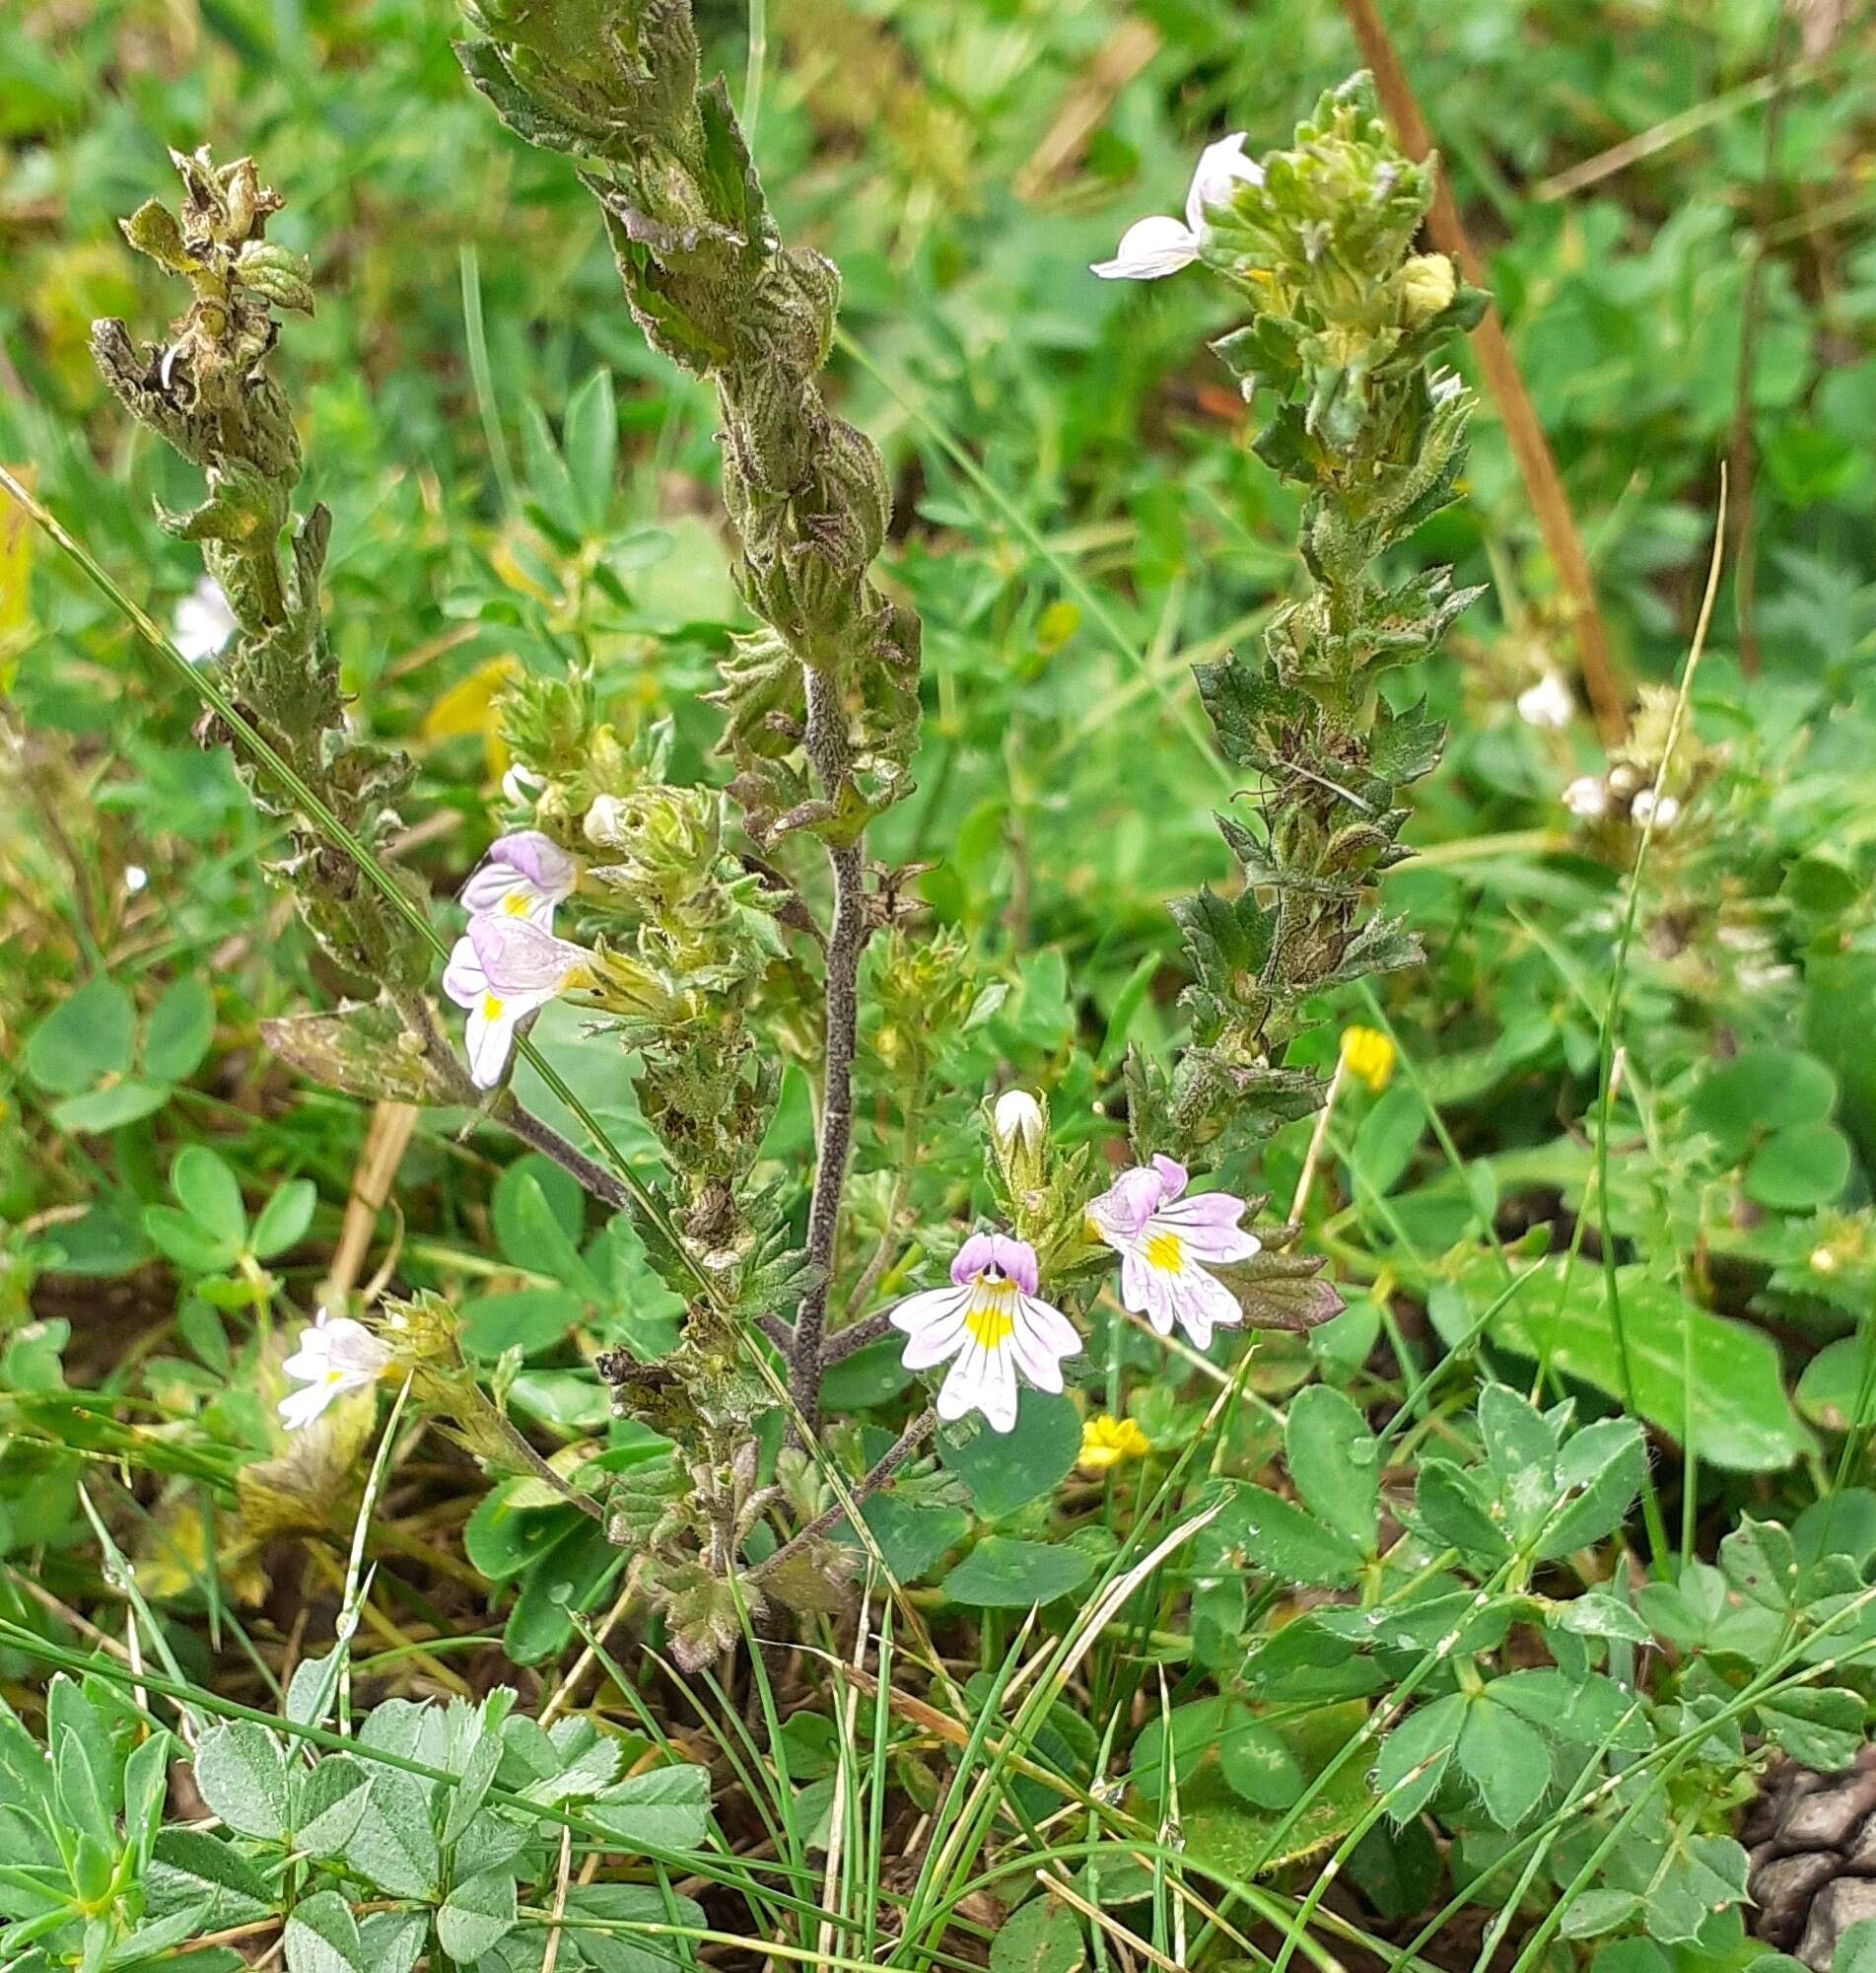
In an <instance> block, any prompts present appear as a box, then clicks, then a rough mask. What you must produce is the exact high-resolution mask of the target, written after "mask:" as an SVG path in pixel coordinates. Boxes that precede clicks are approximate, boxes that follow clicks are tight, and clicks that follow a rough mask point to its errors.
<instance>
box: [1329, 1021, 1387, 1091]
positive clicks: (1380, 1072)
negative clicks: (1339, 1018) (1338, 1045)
mask: <svg viewBox="0 0 1876 1973" xmlns="http://www.w3.org/2000/svg"><path fill="white" fill-rule="evenodd" d="M1342 1066H1343V1068H1345V1069H1346V1070H1347V1071H1348V1072H1349V1074H1350V1075H1351V1076H1353V1077H1354V1078H1355V1081H1356V1082H1358V1083H1365V1084H1366V1085H1367V1086H1368V1090H1369V1092H1370V1093H1372V1094H1374V1095H1377V1096H1378V1095H1379V1094H1380V1093H1381V1092H1382V1091H1383V1090H1385V1089H1386V1088H1387V1086H1388V1084H1389V1083H1390V1082H1391V1081H1392V1080H1393V1077H1394V1044H1393V1042H1391V1041H1390V1040H1389V1039H1388V1038H1387V1036H1386V1035H1385V1034H1383V1033H1382V1032H1381V1031H1380V1029H1379V1028H1378V1027H1345V1028H1344V1029H1343V1030H1342Z"/></svg>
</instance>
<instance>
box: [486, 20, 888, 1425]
mask: <svg viewBox="0 0 1876 1973" xmlns="http://www.w3.org/2000/svg"><path fill="white" fill-rule="evenodd" d="M465 11H466V13H467V16H468V19H469V22H470V24H471V26H472V27H473V28H474V29H475V30H476V31H477V35H478V38H476V39H473V40H471V41H468V42H466V43H465V44H463V46H462V47H461V48H460V50H459V52H460V55H461V59H462V63H463V67H464V68H465V70H466V71H467V73H468V75H469V78H470V80H471V81H472V82H473V83H474V84H475V86H476V87H477V88H478V89H480V90H481V91H482V92H483V94H484V95H486V96H487V97H488V99H489V100H490V102H491V103H492V104H493V105H494V106H495V108H496V110H497V111H498V113H499V114H500V115H501V116H502V118H503V120H504V121H505V122H507V123H508V124H509V125H510V127H511V128H513V129H514V130H516V131H517V132H518V133H519V134H520V135H521V136H522V137H524V138H526V139H527V140H528V141H529V142H530V143H534V144H537V145H541V146H543V147H545V148H548V149H553V150H561V151H566V152H568V153H571V154H572V155H574V156H576V157H578V158H580V159H581V160H583V163H584V169H583V171H582V176H583V178H584V181H585V182H586V184H587V186H588V188H589V189H590V190H591V192H592V193H593V195H594V196H595V198H596V199H597V200H598V202H599V205H600V207H601V209H602V211H603V213H604V215H605V222H606V227H607V230H608V233H609V234H610V236H611V241H612V247H613V253H614V257H615V259H616V261H617V264H618V269H619V274H620V278H621V280H622V282H623V284H624V287H625V293H626V298H627V301H628V304H629V306H630V307H631V310H632V313H633V315H634V317H636V319H637V320H638V323H639V325H640V327H641V328H642V329H643V330H644V332H645V334H646V336H647V339H648V340H649V341H650V342H651V343H652V344H653V346H654V347H655V348H657V349H659V350H660V351H661V352H662V353H663V354H664V355H666V356H668V357H670V358H671V359H672V360H673V361H674V362H676V363H678V364H679V365H681V366H682V367H683V368H684V369H686V370H688V371H690V372H691V373H692V374H693V375H694V376H697V377H699V378H702V379H704V380H705V381H707V382H708V383H710V384H711V385H712V386H714V388H715V389H716V392H717V399H718V405H719V409H720V411H721V414H722V420H723V429H722V434H721V439H722V446H723V454H724V496H725V502H726V505H727V506H728V508H729V512H730V523H731V526H732V528H733V529H734V532H735V536H736V542H737V557H736V567H735V576H736V583H737V588H738V590H739V591H740V593H741V595H742V598H743V599H744V601H745V602H746V603H747V604H748V606H749V608H750V609H751V611H752V612H753V613H754V614H755V615H756V616H757V617H758V618H759V619H760V623H761V628H759V629H758V630H756V631H754V632H752V633H750V634H748V635H745V636H742V637H739V638H737V639H736V640H734V649H733V652H732V654H731V656H730V658H729V659H728V660H727V661H726V663H725V665H724V668H723V677H724V682H723V687H722V690H721V691H720V692H719V693H718V694H716V697H717V701H718V703H719V704H720V705H721V706H722V707H723V709H724V711H725V714H726V728H727V731H726V736H725V742H724V747H725V751H726V752H728V754H729V755H730V759H731V761H732V762H733V764H734V768H735V774H734V778H733V779H732V781H731V783H730V794H731V796H732V797H733V799H734V800H735V801H736V802H737V804H738V806H739V807H740V809H741V810H742V814H743V818H744V820H745V822H746V823H747V826H748V828H749V831H750V833H751V835H752V836H753V837H754V838H755V840H756V842H757V844H758V845H759V846H760V847H762V848H764V849H765V850H766V849H770V848H773V847H774V846H775V845H777V844H778V843H781V842H783V841H784V840H786V839H787V838H788V837H790V836H793V835H798V834H809V835H813V836H817V837H818V838H819V839H820V840H821V842H822V844H823V847H824V851H825V857H826V864H827V871H828V883H829V888H830V890H831V893H832V907H831V914H830V919H829V923H828V928H827V931H826V935H825V941H824V948H825V955H824V990H823V1003H824V1019H823V1040H822V1050H823V1061H822V1069H821V1104H820V1125H819V1142H818V1147H817V1155H816V1161H815V1173H814V1183H813V1190H812V1195H811V1198H810V1202H809V1207H808V1230H807V1248H806V1256H805V1263H806V1265H805V1276H804V1285H803V1287H802V1290H801V1294H800V1300H799V1304H798V1305H797V1310H796V1315H795V1321H794V1324H793V1331H792V1335H791V1339H790V1342H789V1346H788V1352H787V1354H788V1359H789V1386H790V1394H791V1396H792V1398H793V1399H794V1402H795V1404H796V1406H797V1407H798V1409H799V1411H800V1413H801V1415H802V1416H803V1418H804V1419H806V1420H807V1422H808V1423H809V1424H810V1425H812V1424H813V1423H814V1421H815V1419H816V1418H817V1416H818V1406H819V1385H820V1377H821V1372H822V1369H823V1362H822V1351H823V1338H824V1334H825V1327H826V1306H827V1296H828V1292H829V1284H830V1282H831V1279H832V1275H833V1272H834V1267H835V1263H836V1260H837V1250H838V1244H839V1235H840V1222H841V1202H842V1195H843V1188H844V1184H845V1178H846V1171H847V1163H848V1157H849V1152H850V1148H851V1140H852V1132H853V1071H854V1053H855V1041H856V1033H857V1027H858V1019H859V972H860V962H861V956H862V953H863V951H864V950H865V947H866V944H867V940H868V938H869V934H870V933H871V932H872V930H873V929H874V928H875V926H876V924H878V923H879V922H882V918H883V915H884V904H883V900H881V899H879V898H877V897H875V896H871V895H869V891H868V885H867V864H866V859H865V853H864V849H863V847H862V844H863V838H864V833H865V830H866V827H867V824H868V823H869V821H870V820H871V819H872V818H873V817H874V816H875V815H877V814H879V813H880V812H881V811H882V810H885V809H886V808H888V807H890V806H891V805H892V804H893V803H894V802H896V801H898V800H900V799H901V798H902V797H903V796H904V795H905V794H906V793H908V792H909V789H910V785H911V784H910V779H909V772H908V770H909V765H910V760H911V753H912V744H913V740H914V737H915V734H916V729H917V721H918V674H919V643H920V639H919V624H918V619H917V618H916V616H914V615H913V614H912V613H911V612H910V611H909V610H907V609H905V608H903V607H901V606H900V605H898V604H896V603H894V602H892V601H891V600H889V599H887V598H886V597H885V596H884V595H883V594H882V593H881V592H880V591H879V590H878V589H877V588H876V587H875V585H874V584H873V582H872V579H871V573H870V570H871V564H872V561H873V558H874V557H875V556H876V555H877V554H878V552H879V549H880V547H881V546H882V544H883V542H884V538H885V530H886V524H887V521H888V519H889V517H890V512H891V503H890V497H889V494H888V489H887V485H886V477H885V467H884V464H883V462H882V460H881V459H880V458H879V454H878V452H877V450H876V449H875V448H874V447H873V446H872V444H871V443H870V441H869V440H868V439H867V438H865V437H864V436H863V435H862V434H861V433H860V432H859V431H857V430H856V429H855V428H854V427H853V426H852V425H851V424H849V423H848V422H847V421H846V420H845V419H842V418H840V417H838V416H836V415H835V414H834V413H833V412H831V411H830V410H829V409H828V407H827V405H826V403H825V401H824V400H823V398H822V396H821V392H820V388H819V385H818V383H817V381H816V379H817V373H818V372H819V371H820V369H821V367H822V365H823V364H824V363H825V361H826V358H827V353H828V349H829V347H830V344H831V341H832V337H833V331H834V317H835V308H836V303H837V300H838V295H839V277H838V275H837V274H836V272H835V270H834V268H833V267H832V265H831V264H830V263H829V262H828V261H826V260H825V259H823V258H822V257H821V256H820V255H819V254H817V253H813V252H809V251H806V250H803V249H800V248H792V247H787V246H785V245H784V244H783V242H782V241H781V239H780V238H779V236H778V235H777V232H776V230H775V227H774V224H773V221H772V219H771V216H770V214H769V210H768V206H767V203H766V201H765V199H764V197H763V194H762V188H761V184H760V182H759V180H758V178H757V177H756V175H755V171H754V168H753V166H752V164H751V162H750V159H749V155H748V150H747V147H746V144H745V143H744V140H743V136H742V132H741V129H740V127H739V125H738V123H737V120H736V116H735V113H734V111H733V110H732V109H731V107H730V100H729V96H728V92H727V91H726V90H725V88H724V87H723V84H722V82H721V81H720V80H719V81H717V82H713V83H708V84H706V83H704V82H703V81H702V79H701V76H700V71H699V61H698V49H697V41H696V35H695V33H694V31H693V29H692V26H691V22H690V17H689V9H688V8H687V7H686V6H683V5H681V4H678V5H673V4H660V0H606V4H602V5H601V6H600V7H598V8H597V9H593V8H590V7H575V6H572V5H570V4H564V0H562V4H547V5H529V6H521V5H519V4H516V0H470V4H467V5H466V8H465Z"/></svg>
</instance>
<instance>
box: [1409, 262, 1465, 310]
mask: <svg viewBox="0 0 1876 1973" xmlns="http://www.w3.org/2000/svg"><path fill="white" fill-rule="evenodd" d="M1458 292H1459V276H1458V274H1457V273H1456V272H1455V271H1454V268H1453V263H1452V262H1451V261H1450V260H1448V259H1447V258H1446V256H1445V254H1443V253H1416V254H1414V255H1412V256H1411V257H1410V258H1409V259H1408V260H1407V261H1406V262H1405V263H1404V264H1403V265H1402V268H1401V299H1402V300H1403V301H1404V302H1405V303H1406V304H1407V318H1408V320H1409V321H1416V322H1420V321H1424V320H1425V319H1426V318H1427V317H1429V316H1437V315H1441V314H1443V313H1444V312H1445V311H1446V310H1447V309H1449V308H1451V307H1452V299H1453V297H1454V296H1455V295H1456V294H1457V293H1458Z"/></svg>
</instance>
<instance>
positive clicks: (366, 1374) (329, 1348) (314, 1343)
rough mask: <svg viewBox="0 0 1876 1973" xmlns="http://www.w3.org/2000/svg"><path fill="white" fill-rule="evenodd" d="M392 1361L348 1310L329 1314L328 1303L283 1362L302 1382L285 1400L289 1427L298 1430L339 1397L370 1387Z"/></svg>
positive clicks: (282, 1404) (284, 1416)
mask: <svg viewBox="0 0 1876 1973" xmlns="http://www.w3.org/2000/svg"><path fill="white" fill-rule="evenodd" d="M389 1362H390V1351H389V1350H388V1349H387V1348H386V1347H385V1346H384V1345H383V1344H382V1343H381V1342H380V1341H379V1339H378V1338H377V1337H376V1336H374V1335H373V1334H372V1332H371V1331H370V1330H369V1329H368V1328H366V1326H365V1324H364V1323H363V1322H355V1321H353V1319H352V1318H351V1316H349V1315H340V1316H336V1317H332V1316H328V1315H327V1314H326V1312H325V1310H324V1309H323V1308H321V1309H320V1310H319V1315H318V1320H317V1321H315V1322H314V1323H313V1326H312V1327H311V1328H310V1329H302V1330H301V1331H300V1347H299V1348H298V1349H297V1350H296V1351H295V1352H294V1353H293V1355H292V1356H290V1357H289V1358H288V1359H287V1361H286V1362H285V1363H284V1364H283V1365H281V1369H282V1370H283V1371H284V1372H285V1373H286V1374H287V1375H288V1376H290V1377H292V1378H293V1379H294V1380H295V1382H297V1383H298V1384H299V1385H300V1388H299V1389H298V1390H290V1391H289V1392H288V1393H287V1394H286V1396H285V1397H283V1398H282V1399H281V1400H280V1416H281V1419H282V1421H283V1422H284V1423H285V1425H286V1427H287V1429H288V1431H290V1432H298V1431H300V1430H301V1429H302V1428H303V1427H305V1426H308V1425H311V1424H312V1423H313V1420H314V1419H315V1418H317V1417H318V1415H319V1414H320V1413H321V1412H322V1411H323V1410H324V1409H325V1408H326V1406H327V1405H328V1404H330V1403H331V1402H332V1401H333V1399H334V1398H338V1397H343V1396H344V1395H345V1393H346V1392H347V1391H354V1390H369V1389H370V1388H371V1387H372V1385H373V1384H375V1383H376V1382H377V1381H378V1379H379V1377H380V1375H381V1374H382V1372H383V1370H384V1367H385V1365H386V1364H388V1363H389Z"/></svg>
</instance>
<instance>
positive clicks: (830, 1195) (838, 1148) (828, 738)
mask: <svg viewBox="0 0 1876 1973" xmlns="http://www.w3.org/2000/svg"><path fill="white" fill-rule="evenodd" d="M830 702H831V703H830ZM807 745H808V753H809V756H810V758H811V759H812V760H813V763H814V767H815V771H816V773H817V774H818V775H819V777H820V781H821V785H822V787H823V788H824V789H826V790H827V791H828V793H829V794H830V796H831V795H832V794H833V793H834V792H835V791H837V790H838V789H839V787H840V784H841V781H842V780H843V779H844V777H845V776H846V774H847V771H848V765H849V763H848V759H847V738H846V732H845V723H844V720H843V718H842V714H841V709H840V706H839V703H838V699H837V695H836V693H835V688H834V686H833V683H832V681H831V680H830V679H829V678H828V677H827V676H826V674H825V673H823V672H820V671H814V670H810V671H809V672H808V673H807ZM827 861H828V865H829V868H830V869H831V870H832V872H833V877H834V918H833V924H832V926H831V927H830V928H829V931H828V936H827V983H826V1001H827V1022H826V1026H827V1057H826V1065H825V1068H824V1071H823V1079H822V1086H821V1088H822V1094H821V1140H820V1149H819V1153H818V1156H817V1158H816V1161H815V1166H814V1196H813V1199H812V1200H811V1202H810V1203H809V1206H808V1212H807V1257H808V1261H809V1263H810V1264H811V1265H812V1267H813V1268H814V1271H815V1279H814V1284H813V1286H812V1287H811V1288H810V1289H809V1290H808V1292H807V1294H806V1295H805V1296H804V1297H803V1298H802V1301H801V1305H800V1308H799V1311H798V1313H797V1315H796V1320H795V1340H794V1344H793V1347H792V1348H791V1350H790V1352H789V1392H790V1395H791V1396H792V1397H793V1398H794V1399H795V1402H796V1404H797V1405H798V1406H799V1408H800V1412H801V1416H802V1417H803V1418H804V1419H806V1421H807V1422H808V1424H809V1425H810V1426H811V1425H813V1424H814V1423H815V1422H816V1420H817V1419H818V1417H819V1412H820V1380H821V1333H822V1331H823V1329H824V1328H825V1327H826V1322H827V1296H828V1290H829V1288H830V1286H831V1284H832V1277H833V1270H834V1255H835V1250H836V1247H837V1244H838V1242H839V1237H840V1203H841V1194H842V1193H843V1191H844V1190H845V1189H846V1184H847V1154H848V1150H849V1148H850V1146H851V1144H852V1142H853V1133H854V1044H855V1039H856V1036H857V1033H858V1029H859V1022H860V983H859V982H860V955H861V953H862V951H865V949H866V944H867V933H868V929H869V928H868V923H867V900H866V879H867V866H866V859H865V857H864V855H863V854H862V851H861V847H860V844H859V843H858V842H852V843H830V844H829V845H828V850H827Z"/></svg>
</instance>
